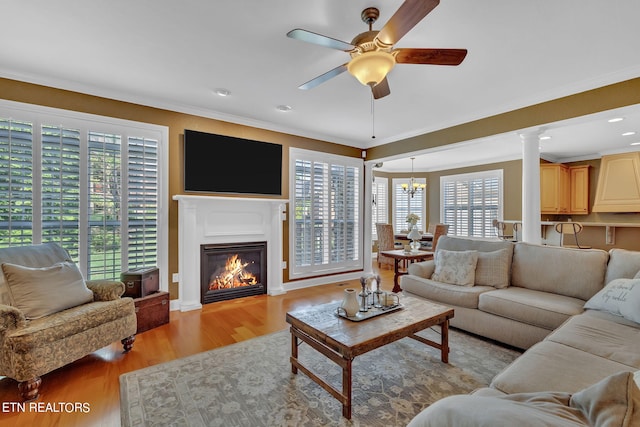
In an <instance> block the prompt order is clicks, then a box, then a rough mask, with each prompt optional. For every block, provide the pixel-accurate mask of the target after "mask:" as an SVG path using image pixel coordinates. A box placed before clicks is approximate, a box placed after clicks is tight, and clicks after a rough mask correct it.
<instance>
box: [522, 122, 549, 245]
mask: <svg viewBox="0 0 640 427" xmlns="http://www.w3.org/2000/svg"><path fill="white" fill-rule="evenodd" d="M542 132H543V131H542V130H540V129H535V130H531V131H526V132H523V133H520V134H519V136H520V139H521V140H522V240H523V241H524V242H528V243H535V244H540V243H542V237H541V236H542V234H541V228H540V227H541V221H540V148H539V147H540V135H541V134H542Z"/></svg>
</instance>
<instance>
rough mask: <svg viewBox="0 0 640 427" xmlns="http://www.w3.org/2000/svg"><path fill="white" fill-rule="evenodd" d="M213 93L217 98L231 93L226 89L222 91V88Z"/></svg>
mask: <svg viewBox="0 0 640 427" xmlns="http://www.w3.org/2000/svg"><path fill="white" fill-rule="evenodd" d="M214 93H215V94H216V95H218V96H229V95H231V92H230V91H229V90H228V89H223V88H220V89H216V90H214Z"/></svg>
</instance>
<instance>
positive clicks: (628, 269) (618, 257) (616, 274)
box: [605, 249, 640, 283]
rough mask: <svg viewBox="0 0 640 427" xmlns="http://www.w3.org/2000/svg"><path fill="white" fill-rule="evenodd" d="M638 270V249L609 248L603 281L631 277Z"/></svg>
mask: <svg viewBox="0 0 640 427" xmlns="http://www.w3.org/2000/svg"><path fill="white" fill-rule="evenodd" d="M638 271H640V251H628V250H626V249H611V250H610V251H609V263H608V265H607V273H606V275H605V283H609V282H611V281H612V280H615V279H622V278H624V279H632V278H633V277H635V275H636V274H637V273H638Z"/></svg>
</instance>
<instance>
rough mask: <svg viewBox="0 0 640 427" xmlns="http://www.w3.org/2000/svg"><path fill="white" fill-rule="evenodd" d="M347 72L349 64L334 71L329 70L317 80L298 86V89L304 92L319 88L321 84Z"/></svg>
mask: <svg viewBox="0 0 640 427" xmlns="http://www.w3.org/2000/svg"><path fill="white" fill-rule="evenodd" d="M345 71H347V63H345V64H342V65H340V66H338V67H336V68H334V69H333V70H329V71H327V72H326V73H324V74H321V75H319V76H318V77H316V78H315V79H312V80H309V81H308V82H306V83H304V84H301V85H300V86H298V89H303V90H308V89H312V88H314V87H316V86H318V85H319V84H321V83H324V82H326V81H327V80H329V79H332V78H334V77H335V76H337V75H338V74H342V73H344V72H345Z"/></svg>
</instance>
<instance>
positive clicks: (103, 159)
mask: <svg viewBox="0 0 640 427" xmlns="http://www.w3.org/2000/svg"><path fill="white" fill-rule="evenodd" d="M120 145H121V137H120V135H113V134H106V133H98V132H89V170H88V174H89V188H88V190H89V223H88V233H87V234H88V238H89V253H88V274H89V276H90V277H92V278H95V279H104V278H109V277H117V275H118V274H119V273H120V272H121V271H122V267H121V238H120V227H121V220H122V211H121V198H120V196H121V191H122V182H121V178H120V177H121V171H120V168H121V153H120Z"/></svg>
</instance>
